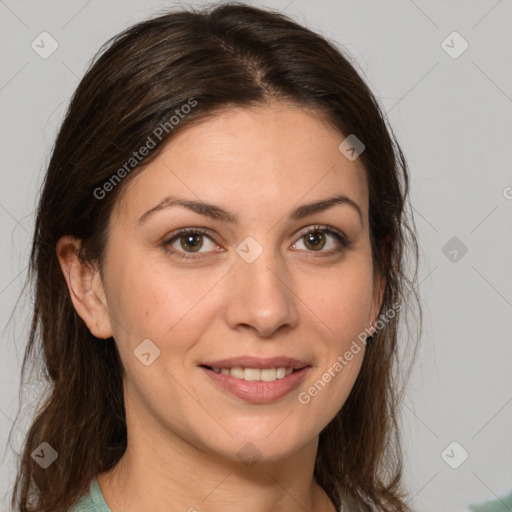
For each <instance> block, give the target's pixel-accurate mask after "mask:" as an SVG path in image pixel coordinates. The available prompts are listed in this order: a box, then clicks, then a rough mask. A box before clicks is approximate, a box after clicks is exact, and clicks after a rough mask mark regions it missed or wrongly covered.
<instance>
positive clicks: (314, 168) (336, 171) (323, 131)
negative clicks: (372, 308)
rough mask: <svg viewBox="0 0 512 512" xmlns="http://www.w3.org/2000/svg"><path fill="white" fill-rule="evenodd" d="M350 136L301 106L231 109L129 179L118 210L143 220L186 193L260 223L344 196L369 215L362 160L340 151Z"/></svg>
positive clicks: (184, 135)
mask: <svg viewBox="0 0 512 512" xmlns="http://www.w3.org/2000/svg"><path fill="white" fill-rule="evenodd" d="M344 138H345V136H344V135H343V134H341V133H339V132H338V131H337V130H335V129H334V128H333V127H331V126H330V125H328V124H327V123H326V122H324V121H323V120H322V119H321V118H320V117H319V116H318V115H317V114H315V113H314V112H313V111H311V110H306V109H304V108H301V107H298V106H296V105H293V104H288V103H281V102H280V103H273V104H268V105H262V106H258V107H252V108H238V107H237V108H230V109H227V110H225V111H223V112H221V113H218V114H216V115H214V116H212V117H210V118H208V119H206V120H204V121H202V122H199V123H198V124H194V125H191V126H189V127H187V128H185V129H183V130H182V131H181V132H178V134H177V135H176V136H175V137H174V138H173V139H171V140H170V141H169V142H168V143H167V145H166V147H165V148H164V149H163V150H162V152H161V153H160V154H159V155H158V157H157V158H156V159H155V160H154V161H153V162H151V163H150V164H149V165H148V166H147V167H146V168H145V169H143V170H142V171H141V172H139V173H137V174H136V175H135V176H133V177H132V178H131V179H130V180H129V183H127V186H126V189H125V190H124V191H123V194H122V195H121V197H120V199H119V200H118V204H117V205H116V208H115V209H116V215H118V216H119V217H121V218H125V219H126V218H130V219H134V218H135V217H136V216H137V218H138V217H140V215H142V214H143V213H144V212H145V211H146V210H147V209H148V208H151V207H152V206H154V205H155V204H156V203H157V202H158V201H160V200H161V199H162V198H164V197H165V196H166V195H178V196H180V197H185V198H188V199H193V200H204V201H207V202H212V203H215V204H219V205H222V206H223V207H226V208H227V209H229V210H230V211H233V212H237V215H239V216H240V217H241V218H244V219H246V220H256V219H258V218H261V216H262V214H263V215H269V216H271V215H277V214H279V212H280V211H281V210H284V209H290V208H292V207H293V206H297V205H300V204H301V203H302V202H304V203H305V202H311V201H314V200H317V199H322V198H325V197H329V196H333V195H335V194H344V195H346V196H348V197H350V198H351V199H352V200H354V201H355V202H356V203H357V204H359V206H360V208H361V210H362V211H363V215H364V217H365V218H366V215H367V208H368V199H367V184H366V171H365V169H364V166H363V164H362V162H361V161H360V160H359V159H356V160H355V161H350V160H348V159H347V158H346V157H345V156H344V155H343V154H342V153H341V152H340V151H339V149H338V146H339V144H340V143H341V142H342V140H343V139H344ZM365 223H366V222H365Z"/></svg>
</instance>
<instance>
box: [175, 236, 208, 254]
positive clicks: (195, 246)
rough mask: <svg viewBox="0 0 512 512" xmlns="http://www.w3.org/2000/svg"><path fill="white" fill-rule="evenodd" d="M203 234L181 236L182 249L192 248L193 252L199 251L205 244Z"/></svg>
mask: <svg viewBox="0 0 512 512" xmlns="http://www.w3.org/2000/svg"><path fill="white" fill-rule="evenodd" d="M202 236H203V235H201V234H187V235H182V236H180V245H181V248H182V249H185V250H188V249H191V250H192V252H197V251H198V250H199V249H201V247H202V246H203V240H202Z"/></svg>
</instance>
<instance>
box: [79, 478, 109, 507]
mask: <svg viewBox="0 0 512 512" xmlns="http://www.w3.org/2000/svg"><path fill="white" fill-rule="evenodd" d="M69 512H112V511H111V510H110V508H109V507H108V505H107V503H106V501H105V499H104V498H103V494H102V493H101V489H100V486H99V485H98V481H97V480H96V478H94V479H93V480H92V482H91V485H90V486H89V490H88V492H87V494H84V495H82V496H81V497H80V498H79V499H78V501H77V502H76V503H75V504H74V505H73V506H72V507H71V509H70V510H69Z"/></svg>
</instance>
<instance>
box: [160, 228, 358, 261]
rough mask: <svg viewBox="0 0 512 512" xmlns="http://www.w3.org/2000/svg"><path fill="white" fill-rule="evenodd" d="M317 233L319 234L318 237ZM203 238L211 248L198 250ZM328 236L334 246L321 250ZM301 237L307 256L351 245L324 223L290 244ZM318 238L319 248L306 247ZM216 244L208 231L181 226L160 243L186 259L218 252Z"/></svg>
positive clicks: (301, 234)
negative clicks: (177, 246) (320, 243)
mask: <svg viewBox="0 0 512 512" xmlns="http://www.w3.org/2000/svg"><path fill="white" fill-rule="evenodd" d="M318 235H320V237H319V236H318ZM326 235H327V236H326ZM308 237H309V238H308ZM311 237H312V238H311ZM204 238H206V239H207V240H208V241H209V242H210V243H211V244H212V246H213V250H211V251H208V250H207V251H203V252H198V250H200V249H203V248H204V245H205V244H204V242H203V239H204ZM329 238H332V239H333V240H334V245H335V247H334V248H331V249H330V250H328V251H326V250H322V249H323V248H324V247H325V246H326V245H329ZM303 239H306V241H305V242H306V243H304V241H303V242H302V244H303V245H304V247H306V249H300V250H301V251H305V252H306V253H312V254H311V255H309V254H308V257H309V256H312V257H318V256H320V257H322V256H332V255H334V254H339V253H341V252H343V251H344V250H346V249H348V248H350V247H351V246H352V242H351V241H350V240H349V239H348V237H347V236H346V235H345V234H344V233H343V232H342V231H339V230H337V229H336V228H333V227H331V226H325V225H315V226H311V227H308V228H306V229H304V230H302V231H301V232H300V233H299V234H298V238H297V241H296V242H295V243H294V244H293V245H292V247H295V246H296V245H297V244H298V243H300V242H301V241H302V240H303ZM319 240H320V242H324V241H325V243H324V244H323V245H322V247H321V249H320V250H314V249H308V248H307V246H306V244H312V245H316V244H317V243H318V241H319ZM176 242H178V244H180V245H181V244H184V246H185V247H186V246H187V244H190V245H189V246H188V247H189V248H190V249H192V251H191V252H188V251H185V250H181V249H183V245H181V247H180V249H177V248H175V247H173V246H174V245H175V243H176ZM218 245H219V244H217V243H216V242H215V240H214V238H213V236H212V235H211V233H210V231H208V230H206V229H203V228H182V229H180V230H178V231H177V232H175V233H173V234H172V236H171V237H170V238H168V239H167V240H166V241H164V242H163V243H162V246H163V248H164V250H165V251H166V252H167V253H169V254H170V255H172V256H176V257H177V258H181V259H186V260H199V259H202V258H204V257H205V256H207V255H208V254H209V253H211V252H220V251H218V249H217V247H218ZM195 249H197V250H195ZM294 250H297V249H294Z"/></svg>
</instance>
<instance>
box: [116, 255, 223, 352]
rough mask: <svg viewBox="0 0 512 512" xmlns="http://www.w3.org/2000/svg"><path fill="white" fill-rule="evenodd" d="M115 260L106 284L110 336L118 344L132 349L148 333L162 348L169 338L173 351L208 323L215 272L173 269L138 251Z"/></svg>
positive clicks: (182, 346) (209, 320)
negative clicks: (145, 256)
mask: <svg viewBox="0 0 512 512" xmlns="http://www.w3.org/2000/svg"><path fill="white" fill-rule="evenodd" d="M112 260H113V258H112ZM119 261H121V263H120V264H119V265H115V266H114V265H111V270H110V272H109V281H108V283H107V287H108V290H109V295H108V303H109V312H110V314H111V317H112V319H113V322H112V324H113V330H114V338H115V339H116V341H117V342H118V343H120V344H121V345H122V346H129V347H131V348H132V349H133V348H134V347H136V346H137V345H138V344H139V343H141V341H142V340H144V339H147V338H149V339H151V340H152V341H154V343H155V344H156V345H157V346H158V347H159V348H160V349H164V348H165V347H166V346H168V345H169V344H170V343H172V347H173V351H172V353H173V354H177V353H179V352H180V351H181V349H185V348H187V347H188V346H189V345H191V344H193V342H194V341H193V340H194V338H197V335H198V333H200V332H202V330H203V328H204V326H205V325H210V323H211V321H212V319H213V318H214V316H215V311H213V310H212V308H213V306H214V304H215V301H213V300H212V297H211V296H214V295H215V290H214V293H210V291H211V290H212V288H213V287H214V285H215V283H216V282H217V281H219V277H218V276H216V274H214V273H213V272H211V271H210V272H208V271H207V270H194V271H191V270H186V271H183V270H182V271H175V270H173V271H171V269H170V267H168V266H166V265H162V262H161V261H160V262H159V263H158V264H157V263H155V262H152V261H151V260H150V259H149V258H144V257H141V256H140V255H139V256H138V255H137V253H134V254H129V253H128V252H126V253H125V255H124V258H123V259H121V260H119ZM167 352H170V351H167ZM162 355H164V352H163V350H162Z"/></svg>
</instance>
